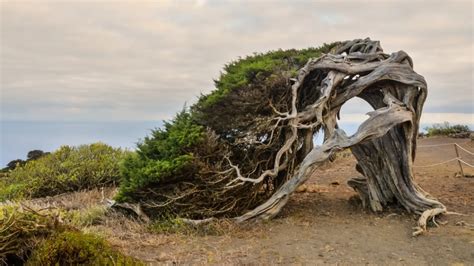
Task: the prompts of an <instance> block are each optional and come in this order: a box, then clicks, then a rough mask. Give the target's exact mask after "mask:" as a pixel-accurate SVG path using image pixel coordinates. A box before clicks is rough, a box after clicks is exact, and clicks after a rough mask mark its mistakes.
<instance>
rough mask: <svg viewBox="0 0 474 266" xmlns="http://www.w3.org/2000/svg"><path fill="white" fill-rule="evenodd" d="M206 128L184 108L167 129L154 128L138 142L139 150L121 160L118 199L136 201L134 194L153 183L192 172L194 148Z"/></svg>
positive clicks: (167, 125)
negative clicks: (195, 120)
mask: <svg viewBox="0 0 474 266" xmlns="http://www.w3.org/2000/svg"><path fill="white" fill-rule="evenodd" d="M203 134H204V129H203V127H202V126H199V125H196V124H195V123H194V122H193V120H192V117H191V114H190V113H189V112H188V111H186V110H183V111H182V112H180V113H178V114H177V116H176V117H175V118H174V119H173V120H172V121H170V122H165V125H164V129H156V130H153V131H152V135H151V136H148V137H146V138H145V139H144V140H143V141H142V142H141V143H139V144H138V149H137V152H136V153H133V154H129V155H128V156H127V157H126V158H125V160H124V161H123V162H122V165H121V166H122V167H121V174H122V179H121V183H120V190H119V193H118V194H117V196H116V200H117V201H130V200H133V198H134V195H135V194H136V193H139V192H140V190H141V189H143V188H146V187H147V186H149V185H150V184H156V183H159V182H160V181H163V180H167V179H171V178H173V177H177V176H179V175H181V174H183V173H186V174H189V175H192V172H193V170H192V161H193V154H192V148H193V146H194V145H195V144H197V143H198V142H199V141H201V140H202V137H203Z"/></svg>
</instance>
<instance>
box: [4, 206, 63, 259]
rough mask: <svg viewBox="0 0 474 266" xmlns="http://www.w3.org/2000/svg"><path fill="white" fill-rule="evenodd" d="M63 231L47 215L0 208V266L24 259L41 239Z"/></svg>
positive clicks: (13, 208)
mask: <svg viewBox="0 0 474 266" xmlns="http://www.w3.org/2000/svg"><path fill="white" fill-rule="evenodd" d="M65 229H66V227H65V226H63V225H62V224H60V223H59V222H58V220H57V217H56V216H53V215H51V214H49V213H45V212H43V213H38V212H35V211H32V210H29V209H27V210H25V209H23V208H22V207H20V206H19V205H3V206H0V264H2V261H3V262H5V263H6V262H10V263H7V264H14V263H12V262H15V261H18V260H20V261H21V260H23V259H25V258H26V256H27V255H28V253H29V252H30V251H31V250H32V249H33V248H34V247H35V246H36V245H37V244H38V243H39V242H40V241H41V240H42V239H44V238H46V237H48V236H49V235H51V234H52V233H53V232H62V231H63V230H65Z"/></svg>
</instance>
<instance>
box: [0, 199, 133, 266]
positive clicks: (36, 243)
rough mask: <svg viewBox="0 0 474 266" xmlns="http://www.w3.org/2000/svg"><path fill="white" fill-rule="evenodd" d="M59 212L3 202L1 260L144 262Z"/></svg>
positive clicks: (10, 262) (34, 262)
mask: <svg viewBox="0 0 474 266" xmlns="http://www.w3.org/2000/svg"><path fill="white" fill-rule="evenodd" d="M55 212H56V211H55V210H53V211H51V210H48V209H43V210H41V211H36V210H33V209H29V208H26V207H21V206H19V205H16V204H13V205H4V206H0V264H5V265H23V264H24V263H25V262H26V265H117V264H118V265H142V264H141V263H140V262H139V261H137V260H135V259H132V258H130V257H127V256H124V255H122V254H120V253H119V252H117V251H115V250H113V249H112V248H111V247H110V246H109V245H108V244H107V243H106V242H105V241H104V240H103V239H102V238H100V237H98V236H95V235H92V234H84V233H81V232H80V231H78V230H77V229H76V228H74V227H72V226H71V225H68V224H64V223H63V222H61V219H60V218H59V215H58V214H57V213H55Z"/></svg>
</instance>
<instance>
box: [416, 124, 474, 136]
mask: <svg viewBox="0 0 474 266" xmlns="http://www.w3.org/2000/svg"><path fill="white" fill-rule="evenodd" d="M425 130H426V132H427V135H428V136H429V137H432V136H449V135H452V134H459V133H469V132H470V131H471V130H470V129H469V126H467V125H450V124H449V123H448V122H444V123H442V124H433V125H432V126H429V127H425Z"/></svg>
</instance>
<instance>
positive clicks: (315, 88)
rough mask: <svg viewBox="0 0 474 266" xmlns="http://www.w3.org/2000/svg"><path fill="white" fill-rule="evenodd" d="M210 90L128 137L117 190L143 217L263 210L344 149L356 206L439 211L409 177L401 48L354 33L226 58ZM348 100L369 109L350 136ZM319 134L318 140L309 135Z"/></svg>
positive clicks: (411, 129) (243, 215) (416, 98)
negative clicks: (345, 116)
mask: <svg viewBox="0 0 474 266" xmlns="http://www.w3.org/2000/svg"><path fill="white" fill-rule="evenodd" d="M225 71H226V72H225V73H223V74H222V75H221V77H220V79H219V80H217V81H216V87H217V89H216V90H215V91H213V92H212V93H211V94H209V95H203V96H201V97H200V99H199V101H198V103H196V104H195V105H193V106H192V107H191V108H190V110H184V111H183V112H181V113H180V114H178V115H177V116H176V118H175V119H174V120H173V121H171V122H168V123H166V125H165V128H164V129H158V130H155V131H153V134H152V136H150V137H147V138H145V140H144V141H143V142H142V143H141V144H139V147H138V148H139V149H138V152H137V154H135V155H132V156H131V157H129V158H128V159H127V160H126V161H125V163H124V166H123V169H122V173H123V176H124V180H123V182H122V187H121V190H120V193H119V195H118V197H117V200H118V202H121V204H122V206H123V204H125V203H130V202H132V203H138V204H137V205H134V206H140V208H138V210H139V212H140V213H144V214H146V215H148V216H155V215H160V214H163V213H169V212H172V213H173V214H176V215H180V216H182V217H187V218H192V219H204V218H209V217H220V216H228V217H229V216H230V217H236V218H235V220H236V221H239V222H241V221H246V220H249V219H270V218H272V217H274V216H275V215H277V214H278V213H279V212H280V210H281V209H282V207H283V206H284V205H285V204H286V203H287V201H288V199H289V196H290V195H291V193H292V192H293V191H295V190H296V188H297V187H298V186H299V185H301V184H303V183H304V182H305V181H306V180H307V179H308V178H309V176H310V173H311V172H312V170H314V169H315V168H316V167H318V166H319V165H321V164H322V163H324V162H325V161H327V160H328V159H329V158H330V157H331V156H332V155H333V154H335V153H337V152H339V151H342V150H344V149H350V150H351V151H352V153H353V154H354V156H355V157H356V159H357V162H358V163H357V170H358V172H359V173H360V174H361V176H360V177H358V178H353V179H351V180H349V182H348V184H349V185H350V186H351V187H353V188H354V189H355V190H356V191H357V192H358V194H359V196H360V198H361V200H362V202H363V206H366V207H367V208H370V209H371V210H373V211H382V210H383V209H384V208H385V207H386V206H388V205H391V204H397V205H400V206H403V207H404V208H405V209H406V210H407V211H408V212H413V213H417V214H420V215H421V217H420V220H419V228H418V229H419V230H418V231H417V232H416V233H419V232H422V231H423V230H425V229H426V223H427V220H428V219H430V218H433V221H434V217H435V216H436V215H438V214H440V213H443V212H446V208H445V206H444V205H443V204H441V203H440V202H438V201H437V200H435V199H433V198H431V197H430V196H429V195H428V194H427V193H425V192H424V191H423V190H422V189H421V188H420V187H419V186H417V185H416V184H415V183H414V181H413V171H412V163H413V160H414V158H415V151H416V136H417V132H418V128H419V121H420V116H421V112H422V108H423V103H424V101H425V99H426V95H427V85H426V81H425V79H424V78H423V77H422V76H420V75H419V74H417V73H416V72H415V71H414V70H413V62H412V60H411V58H410V57H409V56H408V54H406V53H405V52H403V51H399V52H395V53H392V54H391V55H388V54H385V53H384V52H383V50H382V48H381V46H380V43H379V42H378V41H372V40H370V39H364V40H361V39H358V40H353V41H346V42H343V43H333V44H330V45H324V46H323V47H321V48H317V49H307V50H302V51H296V50H289V51H276V52H271V53H268V54H264V55H254V56H252V57H248V58H245V59H241V60H240V61H236V62H233V63H231V64H229V65H227V66H226V68H225ZM353 97H359V98H362V99H364V100H365V101H367V102H368V103H369V104H370V105H371V106H372V107H373V108H374V111H372V112H370V113H369V114H368V115H369V118H368V119H367V120H366V121H365V122H363V123H362V124H361V125H360V127H359V128H358V130H357V132H356V133H355V134H354V135H352V136H347V135H346V133H345V132H344V131H343V130H342V129H340V128H339V127H338V118H339V112H340V110H341V107H342V105H344V103H345V102H347V101H348V100H350V99H351V98H353ZM319 131H322V132H324V143H323V144H322V145H318V146H314V145H313V137H314V135H315V134H317V133H318V132H319Z"/></svg>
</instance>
